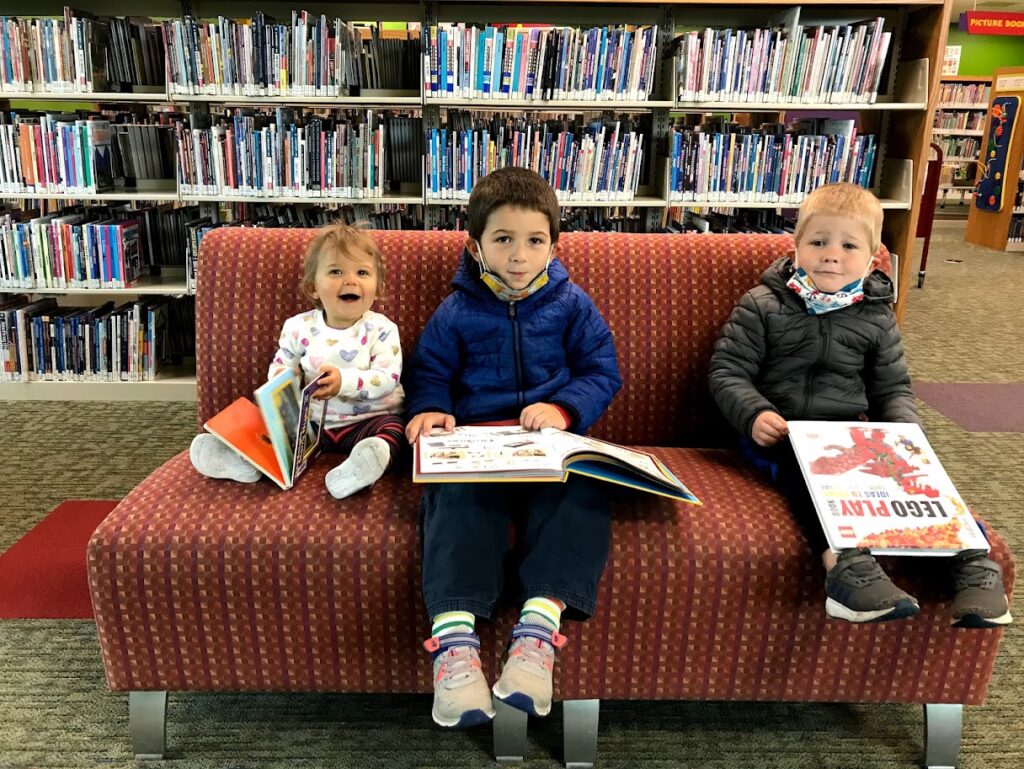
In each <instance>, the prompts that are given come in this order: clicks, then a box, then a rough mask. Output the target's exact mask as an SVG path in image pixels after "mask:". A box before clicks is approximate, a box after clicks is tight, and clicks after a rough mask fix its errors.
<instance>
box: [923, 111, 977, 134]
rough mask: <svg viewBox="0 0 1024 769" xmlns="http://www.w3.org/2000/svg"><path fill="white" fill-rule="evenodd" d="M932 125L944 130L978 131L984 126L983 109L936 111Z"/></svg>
mask: <svg viewBox="0 0 1024 769" xmlns="http://www.w3.org/2000/svg"><path fill="white" fill-rule="evenodd" d="M932 127H933V128H941V129H943V130H946V131H950V130H952V131H980V130H981V129H982V128H984V127H985V111H984V110H978V111H976V112H936V113H935V123H934V124H933V126H932Z"/></svg>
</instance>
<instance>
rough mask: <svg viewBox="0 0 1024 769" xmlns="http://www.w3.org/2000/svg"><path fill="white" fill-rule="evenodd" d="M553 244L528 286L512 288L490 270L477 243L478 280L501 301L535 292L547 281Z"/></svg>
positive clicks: (516, 300)
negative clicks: (541, 267)
mask: <svg viewBox="0 0 1024 769" xmlns="http://www.w3.org/2000/svg"><path fill="white" fill-rule="evenodd" d="M554 250H555V249H554V246H552V247H551V249H550V250H549V251H548V259H547V261H546V262H545V263H544V269H543V270H541V271H540V272H539V273H538V274H537V277H535V278H534V279H533V280H531V281H530V284H529V285H528V286H525V287H523V288H512V287H511V286H509V285H508V284H507V283H506V282H505V281H503V280H502V279H501V278H500V277H498V275H497V273H494V272H492V271H491V269H490V267H488V266H487V259H486V258H485V257H484V250H483V249H482V248H480V245H479V244H477V253H478V254H479V256H480V260H479V262H478V263H479V265H480V280H482V281H483V282H484V285H485V286H487V287H488V288H489V289H491V293H493V294H494V295H495V296H496V297H498V299H500V300H501V301H503V302H518V301H521V300H523V299H526V297H528V296H531V295H532V294H535V293H536V292H537V291H539V290H540V289H542V288H543V287H544V286H546V285H547V283H548V267H550V266H551V256H552V254H553V253H554Z"/></svg>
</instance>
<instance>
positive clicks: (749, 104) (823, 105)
mask: <svg viewBox="0 0 1024 769" xmlns="http://www.w3.org/2000/svg"><path fill="white" fill-rule="evenodd" d="M672 109H673V110H675V111H679V112H684V111H688V112H805V111H810V110H813V111H815V112H821V111H825V110H827V111H831V112H864V111H881V110H888V111H904V112H910V111H917V112H920V111H921V110H924V109H928V103H927V102H923V101H914V102H894V101H887V100H883V99H879V100H878V101H876V102H875V103H874V104H863V103H856V104H837V103H835V102H815V103H813V104H811V103H803V102H769V101H677V102H676V103H675V104H674V105H673V106H672Z"/></svg>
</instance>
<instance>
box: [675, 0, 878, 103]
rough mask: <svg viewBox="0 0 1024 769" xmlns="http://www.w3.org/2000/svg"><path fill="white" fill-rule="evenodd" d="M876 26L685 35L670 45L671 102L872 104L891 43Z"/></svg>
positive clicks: (873, 22)
mask: <svg viewBox="0 0 1024 769" xmlns="http://www.w3.org/2000/svg"><path fill="white" fill-rule="evenodd" d="M884 23H885V20H884V19H883V18H881V17H878V18H876V19H873V20H871V21H869V22H865V23H861V24H847V25H842V26H827V27H826V26H817V27H804V26H802V25H796V26H794V27H793V28H792V29H788V30H783V29H778V28H776V29H766V28H762V29H751V30H747V29H737V30H734V29H712V28H710V27H709V28H706V29H705V30H704V31H703V32H700V31H697V30H693V31H690V32H688V33H685V34H683V35H682V36H681V37H680V38H679V39H678V42H677V45H678V50H677V53H676V58H675V67H676V89H677V96H678V99H679V100H680V101H684V102H693V101H730V102H732V101H738V102H759V101H760V102H764V101H768V102H804V103H820V102H835V103H842V104H847V103H873V102H874V101H875V99H876V97H877V95H878V88H879V83H880V82H881V77H882V72H883V70H884V68H885V62H886V54H887V53H888V50H889V44H890V40H891V36H892V33H891V32H887V31H885V30H884V28H883V27H884Z"/></svg>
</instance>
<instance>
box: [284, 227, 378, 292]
mask: <svg viewBox="0 0 1024 769" xmlns="http://www.w3.org/2000/svg"><path fill="white" fill-rule="evenodd" d="M325 253H340V254H344V255H345V256H347V257H349V258H351V259H355V258H358V257H359V256H369V257H372V258H373V266H374V268H375V269H376V270H377V298H378V299H380V297H381V294H383V293H384V288H385V274H384V260H383V259H381V256H380V249H378V248H377V244H376V243H374V242H373V238H371V237H370V236H369V235H368V234H367V233H366V232H365V231H364V230H360V229H358V228H356V227H350V226H349V225H347V224H340V223H339V224H328V225H326V226H325V227H322V228H321V229H320V231H319V232H318V233H317V235H316V237H315V238H313V239H312V240H311V241H310V242H309V246H307V247H306V259H305V262H304V263H303V266H302V280H301V281H300V282H299V296H301V297H302V298H303V299H305V300H307V301H308V300H310V299H312V300H313V302H314V303H315V304H316V306H317V307H318V308H319V309H323V305H322V304H321V303H320V300H319V299H314V298H313V291H314V290H315V287H316V270H317V268H318V267H319V266H320V257H321V256H323V255H324V254H325Z"/></svg>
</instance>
